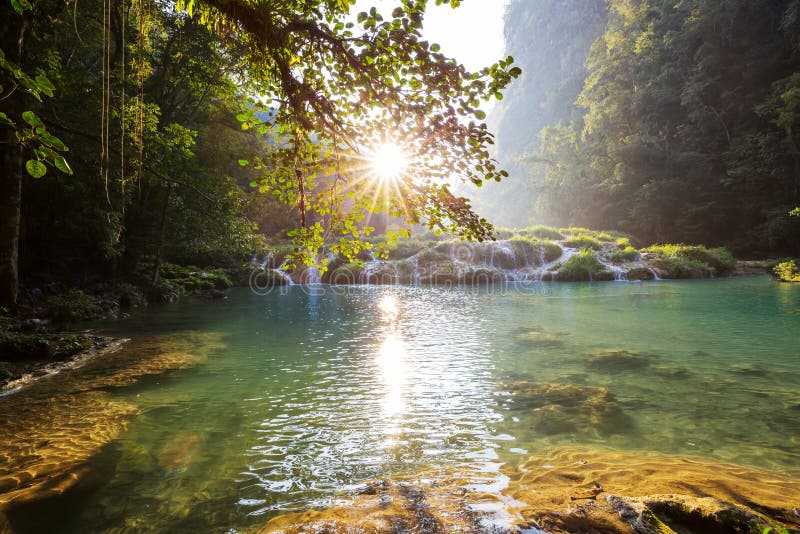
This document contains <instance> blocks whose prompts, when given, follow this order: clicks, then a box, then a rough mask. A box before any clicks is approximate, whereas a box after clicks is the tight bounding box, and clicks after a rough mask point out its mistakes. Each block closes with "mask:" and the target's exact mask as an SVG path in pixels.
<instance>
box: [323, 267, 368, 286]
mask: <svg viewBox="0 0 800 534" xmlns="http://www.w3.org/2000/svg"><path fill="white" fill-rule="evenodd" d="M363 270H364V268H363V267H362V266H361V265H358V264H355V263H345V264H343V265H340V266H339V267H336V268H335V269H333V270H331V271H329V272H328V273H326V274H325V277H326V278H327V280H326V281H327V283H329V284H340V285H353V284H357V283H359V278H360V276H361V273H362V271H363Z"/></svg>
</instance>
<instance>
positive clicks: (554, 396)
mask: <svg viewBox="0 0 800 534" xmlns="http://www.w3.org/2000/svg"><path fill="white" fill-rule="evenodd" d="M506 389H507V391H509V393H510V401H509V402H508V407H509V409H510V410H512V411H524V412H525V413H524V416H521V417H524V420H526V421H530V424H531V426H532V427H533V428H534V429H535V430H536V431H537V432H539V433H541V434H544V435H555V434H570V433H581V434H594V433H600V434H602V435H611V434H625V433H629V432H631V431H633V429H634V422H633V420H632V419H631V418H630V417H629V416H628V415H626V414H625V413H624V412H623V411H622V407H621V406H620V404H619V402H618V401H617V400H616V398H615V397H614V395H613V394H612V393H611V392H609V390H608V389H606V388H604V387H593V386H579V385H574V384H551V383H547V382H528V381H518V382H514V383H512V384H509V385H508V386H507V387H506Z"/></svg>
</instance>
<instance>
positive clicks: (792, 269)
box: [772, 260, 800, 282]
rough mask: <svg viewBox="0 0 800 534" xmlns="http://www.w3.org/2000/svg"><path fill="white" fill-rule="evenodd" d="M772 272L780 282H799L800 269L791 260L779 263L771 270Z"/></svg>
mask: <svg viewBox="0 0 800 534" xmlns="http://www.w3.org/2000/svg"><path fill="white" fill-rule="evenodd" d="M772 272H773V273H775V277H776V278H777V279H778V280H780V281H782V282H800V269H798V266H797V263H795V262H794V261H793V260H789V261H784V262H782V263H779V264H778V265H776V266H775V267H774V268H773V269H772Z"/></svg>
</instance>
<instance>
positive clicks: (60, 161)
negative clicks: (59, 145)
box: [53, 156, 72, 174]
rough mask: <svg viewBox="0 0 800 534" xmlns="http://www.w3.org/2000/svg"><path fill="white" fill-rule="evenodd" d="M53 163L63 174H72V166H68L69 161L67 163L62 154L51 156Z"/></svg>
mask: <svg viewBox="0 0 800 534" xmlns="http://www.w3.org/2000/svg"><path fill="white" fill-rule="evenodd" d="M53 165H55V167H56V169H58V170H59V171H61V172H63V173H64V174H72V167H70V166H69V163H67V160H65V159H64V156H56V157H55V158H53Z"/></svg>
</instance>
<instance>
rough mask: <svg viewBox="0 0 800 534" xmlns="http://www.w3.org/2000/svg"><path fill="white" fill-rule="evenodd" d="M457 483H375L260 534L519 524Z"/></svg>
mask: <svg viewBox="0 0 800 534" xmlns="http://www.w3.org/2000/svg"><path fill="white" fill-rule="evenodd" d="M465 482H466V480H462V479H453V478H439V479H420V480H407V481H404V480H401V481H390V480H382V481H377V482H370V483H368V484H366V485H365V486H364V487H363V488H361V489H360V490H359V491H357V492H355V494H354V495H351V496H350V497H349V498H347V499H343V500H340V501H339V502H338V503H337V504H336V505H335V506H333V507H332V508H329V509H327V510H309V511H307V512H300V513H293V514H287V515H283V516H279V517H276V518H274V519H272V520H271V521H270V522H269V523H267V525H266V526H265V527H263V528H262V529H260V530H258V531H257V532H258V533H259V534H275V533H281V534H305V533H309V534H310V533H325V534H350V533H365V534H366V533H375V534H377V533H386V534H394V533H417V534H446V533H451V532H463V533H486V534H489V533H494V534H500V533H504V532H507V533H511V532H516V528H514V526H513V523H515V522H516V520H517V519H518V518H517V517H516V516H515V515H514V514H513V513H511V512H508V511H506V507H507V505H506V503H504V502H503V500H502V499H501V498H500V497H499V496H498V495H496V494H489V493H480V492H477V491H470V490H469V489H468V488H467V485H466V484H465Z"/></svg>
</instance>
